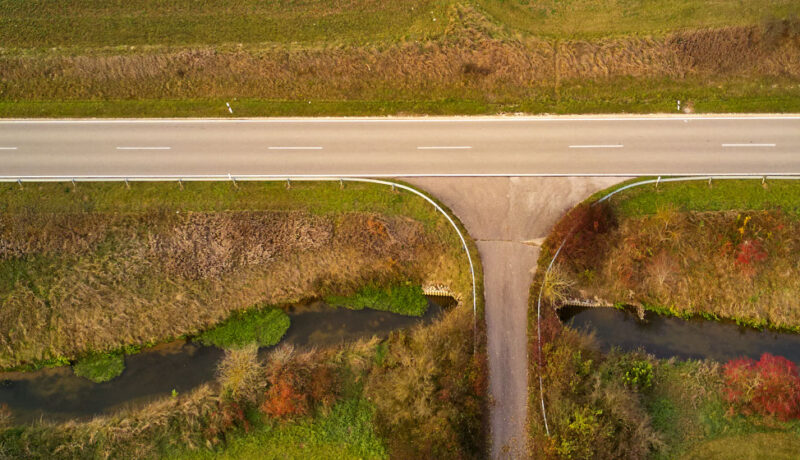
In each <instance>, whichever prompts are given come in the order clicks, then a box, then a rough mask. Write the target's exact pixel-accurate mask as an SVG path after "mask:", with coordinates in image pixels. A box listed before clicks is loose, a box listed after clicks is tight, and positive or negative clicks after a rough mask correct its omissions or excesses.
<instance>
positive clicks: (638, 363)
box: [622, 360, 653, 390]
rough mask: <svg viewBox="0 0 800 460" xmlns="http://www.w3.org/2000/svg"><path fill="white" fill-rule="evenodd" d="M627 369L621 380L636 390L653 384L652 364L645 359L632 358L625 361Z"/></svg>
mask: <svg viewBox="0 0 800 460" xmlns="http://www.w3.org/2000/svg"><path fill="white" fill-rule="evenodd" d="M625 364H626V367H627V369H626V370H625V374H623V376H622V382H623V383H624V384H625V385H627V386H629V387H632V388H636V389H637V390H643V389H646V388H650V386H651V385H652V384H653V365H652V364H650V362H649V361H645V360H633V361H631V362H629V363H625Z"/></svg>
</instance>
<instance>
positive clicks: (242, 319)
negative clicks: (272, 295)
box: [197, 307, 289, 348]
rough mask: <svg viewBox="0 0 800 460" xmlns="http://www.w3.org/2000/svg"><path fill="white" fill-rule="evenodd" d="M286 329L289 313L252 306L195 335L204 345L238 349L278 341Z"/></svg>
mask: <svg viewBox="0 0 800 460" xmlns="http://www.w3.org/2000/svg"><path fill="white" fill-rule="evenodd" d="M288 329H289V315H287V314H286V313H284V312H283V310H280V309H278V308H273V307H255V308H252V309H249V310H245V311H239V312H234V313H233V314H232V315H231V316H230V317H229V318H228V319H226V320H225V321H223V322H222V323H220V324H218V325H217V326H214V327H213V328H211V329H209V330H207V331H204V332H202V333H201V334H200V335H198V336H197V341H199V342H200V343H202V344H203V345H213V346H215V347H218V348H241V347H243V346H245V345H248V344H251V343H255V344H256V345H258V346H259V347H270V346H272V345H275V344H277V343H278V342H279V341H280V340H281V338H282V337H283V336H284V334H286V330H288Z"/></svg>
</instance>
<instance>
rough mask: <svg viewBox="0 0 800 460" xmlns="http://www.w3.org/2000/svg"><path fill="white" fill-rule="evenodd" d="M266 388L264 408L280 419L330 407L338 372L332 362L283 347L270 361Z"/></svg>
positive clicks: (263, 409) (334, 397) (264, 410)
mask: <svg viewBox="0 0 800 460" xmlns="http://www.w3.org/2000/svg"><path fill="white" fill-rule="evenodd" d="M267 382H268V384H269V387H268V389H267V391H266V395H265V398H264V402H263V403H262V404H261V411H262V412H263V413H265V414H266V415H268V416H270V417H273V418H277V419H291V418H294V417H299V416H303V415H308V414H310V413H312V411H313V410H314V409H318V408H322V409H328V408H330V407H331V406H332V405H333V403H334V402H336V398H337V397H338V394H337V393H336V391H337V388H339V386H340V385H339V382H338V381H337V378H336V374H335V373H334V371H333V369H332V368H331V367H330V365H329V364H325V363H319V362H314V361H312V360H311V355H309V354H305V355H296V354H295V353H294V351H293V350H292V349H291V348H289V347H285V348H281V349H279V350H277V351H276V352H275V353H273V355H272V359H271V361H270V362H269V364H268V365H267Z"/></svg>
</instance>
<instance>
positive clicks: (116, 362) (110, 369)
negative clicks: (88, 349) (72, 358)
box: [72, 353, 125, 383]
mask: <svg viewBox="0 0 800 460" xmlns="http://www.w3.org/2000/svg"><path fill="white" fill-rule="evenodd" d="M72 370H73V371H74V372H75V375H77V376H79V377H85V378H87V379H89V380H91V381H92V382H95V383H102V382H108V381H109V380H112V379H114V378H116V377H119V375H120V374H122V371H124V370H125V356H124V355H123V354H122V353H92V354H89V355H87V356H85V357H83V358H81V359H79V360H77V361H76V362H75V363H74V364H73V365H72Z"/></svg>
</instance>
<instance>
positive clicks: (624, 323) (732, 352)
mask: <svg viewBox="0 0 800 460" xmlns="http://www.w3.org/2000/svg"><path fill="white" fill-rule="evenodd" d="M559 317H560V318H561V320H562V321H563V322H565V323H566V324H568V325H570V326H572V327H573V328H575V329H578V330H583V331H593V332H594V334H595V337H596V338H597V341H598V342H599V344H600V346H601V347H602V348H603V349H605V350H608V349H610V348H612V347H618V348H620V349H622V350H624V351H633V350H638V349H644V350H645V351H646V352H648V353H651V354H653V355H655V356H656V357H657V358H670V357H673V356H674V357H676V358H679V359H701V358H703V359H705V358H707V359H713V360H716V361H720V362H725V361H728V360H730V359H733V358H739V357H750V358H754V359H758V358H759V357H760V356H761V354H762V353H771V354H773V355H780V356H783V357H785V358H786V359H789V360H791V361H794V362H795V363H800V334H795V333H791V332H776V331H772V330H759V329H754V328H749V327H741V326H738V325H737V324H736V323H733V322H729V321H710V320H704V319H701V318H694V319H688V320H687V319H681V318H676V317H671V316H660V315H657V314H655V313H653V312H645V318H644V320H639V318H638V317H637V316H636V315H634V314H633V313H630V312H626V311H621V310H617V309H614V308H585V307H562V308H561V309H559Z"/></svg>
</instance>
